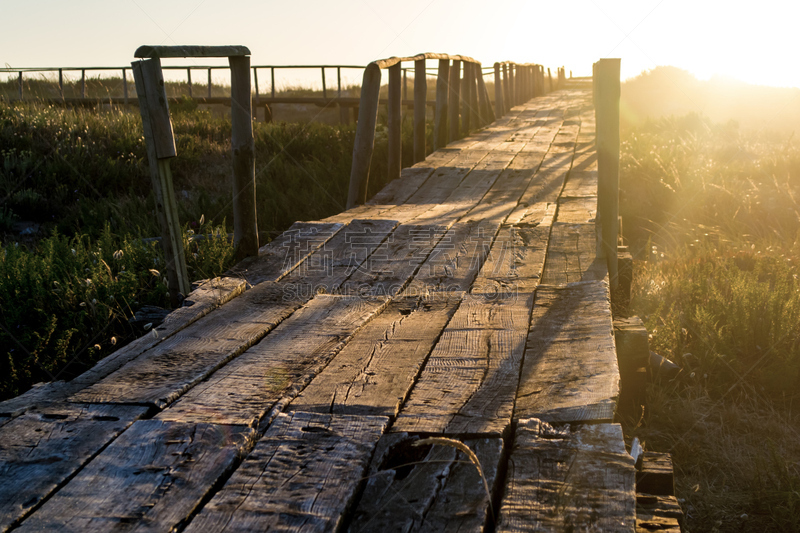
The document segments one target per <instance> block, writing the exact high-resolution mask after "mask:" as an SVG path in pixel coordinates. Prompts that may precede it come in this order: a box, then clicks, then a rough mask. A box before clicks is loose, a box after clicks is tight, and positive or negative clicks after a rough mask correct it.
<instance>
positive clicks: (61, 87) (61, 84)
mask: <svg viewBox="0 0 800 533" xmlns="http://www.w3.org/2000/svg"><path fill="white" fill-rule="evenodd" d="M122 79H123V81H127V80H126V79H125V69H122ZM58 94H60V95H61V99H62V100H63V99H64V72H63V70H62V69H58ZM125 103H126V104H127V103H128V86H127V84H126V85H125Z"/></svg>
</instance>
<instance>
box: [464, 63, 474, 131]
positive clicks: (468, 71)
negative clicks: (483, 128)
mask: <svg viewBox="0 0 800 533" xmlns="http://www.w3.org/2000/svg"><path fill="white" fill-rule="evenodd" d="M471 76H472V63H470V62H469V61H464V73H463V74H462V76H461V136H462V137H466V136H467V135H469V131H470V129H471V127H472V124H471V123H470V118H471V116H472V113H470V110H469V104H470V102H471V101H472V95H471V94H470V89H471V87H472V84H471V83H470V82H469V80H470V77H471Z"/></svg>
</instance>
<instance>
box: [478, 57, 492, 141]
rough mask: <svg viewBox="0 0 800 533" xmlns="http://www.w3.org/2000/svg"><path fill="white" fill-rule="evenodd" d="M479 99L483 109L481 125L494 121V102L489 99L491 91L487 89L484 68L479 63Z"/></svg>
mask: <svg viewBox="0 0 800 533" xmlns="http://www.w3.org/2000/svg"><path fill="white" fill-rule="evenodd" d="M478 101H479V104H480V110H481V125H482V126H485V125H486V124H488V123H490V122H492V121H494V112H493V111H492V102H491V100H489V91H487V90H486V82H485V81H484V80H483V69H482V68H481V65H480V64H478Z"/></svg>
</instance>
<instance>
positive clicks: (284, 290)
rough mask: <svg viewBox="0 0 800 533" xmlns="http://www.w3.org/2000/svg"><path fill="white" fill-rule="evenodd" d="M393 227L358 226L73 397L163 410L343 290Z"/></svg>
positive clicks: (362, 222)
mask: <svg viewBox="0 0 800 533" xmlns="http://www.w3.org/2000/svg"><path fill="white" fill-rule="evenodd" d="M396 224H397V223H396V222H395V221H393V220H374V221H373V220H355V221H353V222H352V223H350V224H348V225H347V227H346V228H344V229H342V230H340V231H339V232H337V233H336V235H334V236H333V237H332V238H331V239H330V240H328V241H327V243H325V244H324V245H323V246H322V247H321V248H319V249H317V250H316V251H315V252H314V253H312V254H311V256H309V257H308V258H307V259H306V260H305V261H303V262H302V263H301V264H300V266H299V267H297V268H295V269H293V270H292V271H291V272H290V273H289V274H288V275H286V276H284V278H283V279H282V280H281V282H280V283H274V282H268V281H265V282H262V283H261V284H259V285H257V286H256V287H255V288H253V289H252V290H250V291H247V292H246V293H245V294H244V295H242V296H241V297H239V298H236V299H234V300H233V301H231V302H230V303H228V304H227V305H225V306H223V307H222V308H221V309H219V310H217V311H216V312H214V313H212V314H210V315H208V316H206V317H204V318H203V319H201V320H199V321H198V322H196V323H195V324H192V326H190V327H189V328H186V329H185V330H183V331H181V333H180V335H175V336H173V337H171V338H170V339H168V340H167V341H165V342H164V343H163V344H162V345H159V346H157V347H156V348H155V349H154V350H151V351H149V352H147V353H146V354H144V355H143V356H141V357H139V358H137V359H135V360H133V361H131V362H130V363H128V364H127V365H125V366H124V367H122V368H121V369H120V370H119V371H117V372H115V373H114V374H112V375H110V376H108V377H107V378H105V379H103V380H102V381H100V382H98V383H97V384H95V385H92V386H91V387H88V388H86V389H84V390H83V391H81V392H79V393H78V394H76V395H74V396H72V397H71V398H70V400H71V401H78V402H91V403H107V402H112V403H146V404H152V405H155V406H157V407H159V408H164V407H165V406H166V405H168V404H170V403H172V402H173V401H175V400H176V399H177V398H178V397H180V395H181V394H183V393H184V392H186V391H187V390H188V389H189V388H191V387H192V386H193V385H195V384H197V383H198V382H199V381H200V380H202V379H204V378H206V377H207V376H209V375H210V374H211V373H212V372H213V371H214V370H216V369H217V368H219V367H220V366H222V365H224V364H225V363H227V362H228V361H230V360H231V359H232V358H234V357H236V356H238V355H239V354H241V353H242V352H244V351H245V350H247V349H248V348H249V347H250V346H252V345H253V344H255V343H256V342H258V341H259V340H260V339H261V338H263V337H264V335H266V334H267V333H268V332H269V331H270V330H272V329H273V328H274V327H275V326H277V325H278V324H279V323H280V322H282V321H283V320H284V319H285V318H287V317H288V316H290V315H291V314H292V313H293V312H294V311H295V310H297V309H298V308H300V307H301V306H302V305H303V304H304V303H305V302H307V301H309V300H310V299H311V298H313V297H314V295H315V294H317V293H318V292H328V291H329V290H331V289H335V288H336V287H338V286H339V285H340V284H341V283H342V282H344V280H346V279H347V277H348V276H349V275H350V274H352V272H354V271H355V270H357V269H358V268H359V267H360V266H361V265H362V264H363V263H364V261H366V259H367V257H369V255H370V254H371V253H372V252H373V251H374V250H375V248H377V247H378V246H379V245H380V244H381V242H383V240H384V239H385V238H386V236H387V235H388V234H389V233H390V232H391V230H392V229H393V228H394V227H395V225H396ZM328 246H330V249H328Z"/></svg>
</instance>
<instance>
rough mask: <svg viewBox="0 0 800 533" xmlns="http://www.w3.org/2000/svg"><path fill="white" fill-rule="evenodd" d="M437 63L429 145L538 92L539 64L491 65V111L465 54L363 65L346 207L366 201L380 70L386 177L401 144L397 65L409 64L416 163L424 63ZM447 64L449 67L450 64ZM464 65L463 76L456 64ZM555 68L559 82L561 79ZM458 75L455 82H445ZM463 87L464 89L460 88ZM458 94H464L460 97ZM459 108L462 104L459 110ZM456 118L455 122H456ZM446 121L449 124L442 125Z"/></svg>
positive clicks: (393, 174)
mask: <svg viewBox="0 0 800 533" xmlns="http://www.w3.org/2000/svg"><path fill="white" fill-rule="evenodd" d="M429 59H434V60H438V61H439V67H438V69H437V74H436V104H435V111H434V128H433V129H434V149H435V148H437V147H441V146H444V145H446V144H447V143H448V142H452V141H454V140H456V139H457V138H460V135H461V134H462V132H461V131H460V129H461V128H460V126H461V127H462V128H463V135H466V134H468V133H469V132H470V131H471V130H472V129H474V128H476V127H480V126H483V125H485V124H487V123H490V122H492V121H494V120H495V117H499V116H502V115H503V114H505V113H506V112H507V111H508V110H509V109H510V108H511V107H512V106H514V105H517V104H519V103H522V102H523V101H525V100H527V99H529V98H531V97H533V96H536V95H538V94H543V93H544V92H545V91H546V88H545V71H544V67H542V66H541V65H536V64H533V63H525V64H518V63H513V62H510V61H503V62H498V63H494V65H493V66H492V67H491V71H490V72H489V74H491V73H493V74H494V77H495V102H494V104H495V108H494V109H492V106H491V103H490V100H489V93H488V91H487V89H486V84H485V83H484V81H483V77H484V75H485V74H484V71H483V66H482V65H481V63H480V62H479V61H477V60H476V59H474V58H471V57H469V56H463V55H451V54H438V53H424V54H417V55H414V56H407V57H390V58H385V59H377V60H375V61H372V62H370V63H369V65H367V66H366V68H365V69H364V77H363V81H362V83H361V97H360V102H359V114H358V116H359V120H358V124H357V126H356V138H355V142H354V145H353V160H352V166H351V170H350V187H349V190H348V194H347V209H350V208H352V207H354V206H355V205H356V204H358V203H364V202H366V199H367V198H366V197H367V184H368V182H369V167H370V164H371V161H372V153H373V149H374V143H375V126H376V124H377V115H378V105H379V103H380V96H379V95H380V88H381V70H384V69H386V70H388V71H389V98H388V100H389V114H388V122H389V123H388V143H389V154H388V156H389V161H388V174H389V175H388V179H389V180H392V179H396V178H399V177H400V170H401V169H400V167H401V164H400V161H401V155H402V154H401V149H402V143H401V139H400V132H401V120H402V119H401V114H402V105H401V98H402V97H401V91H400V76H401V72H402V70H403V69H402V63H403V62H404V61H405V62H408V61H413V62H414V72H415V76H414V128H413V129H414V157H413V160H414V162H415V163H417V162H419V161H422V160H423V159H425V152H426V150H425V113H426V105H427V101H426V99H427V68H426V61H427V60H429ZM451 63H452V65H451ZM462 63H463V65H464V66H463V72H464V75H463V78H462V77H461V69H462V67H461V64H462ZM561 71H562V69H561V68H559V70H558V72H559V82H560V81H561V79H562V77H561ZM547 76H548V77H549V81H550V83H549V88H550V90H552V89H553V78H552V75H551V73H550V69H547ZM450 79H458V80H459V82H458V83H450V81H449V80H450ZM461 86H463V91H462V90H461ZM462 92H463V96H462ZM459 108H462V109H461V111H460V112H459ZM459 119H460V120H459ZM448 121H449V125H450V127H449V128H448V127H447V123H448Z"/></svg>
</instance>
